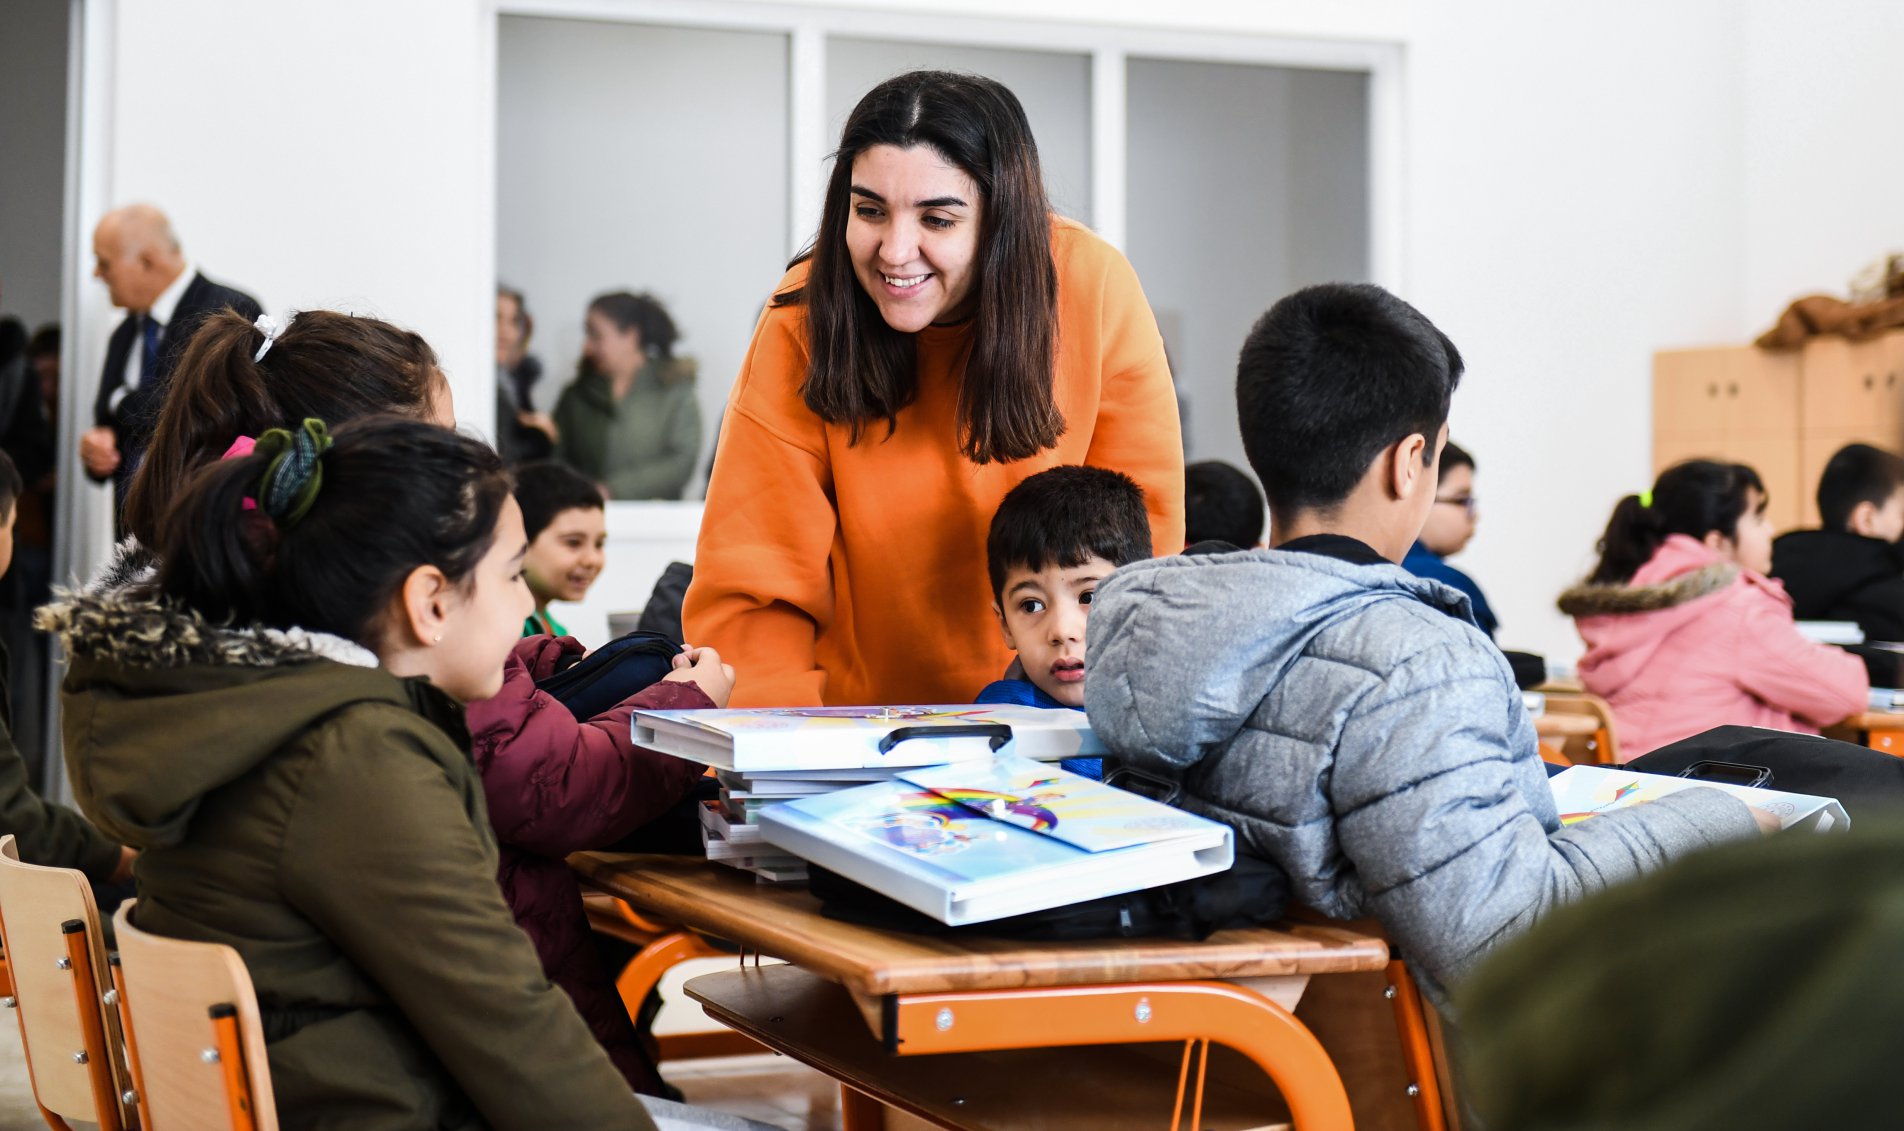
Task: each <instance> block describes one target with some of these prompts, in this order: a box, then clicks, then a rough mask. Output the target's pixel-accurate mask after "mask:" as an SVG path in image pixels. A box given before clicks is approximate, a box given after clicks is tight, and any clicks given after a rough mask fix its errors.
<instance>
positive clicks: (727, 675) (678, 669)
mask: <svg viewBox="0 0 1904 1131" xmlns="http://www.w3.org/2000/svg"><path fill="white" fill-rule="evenodd" d="M661 678H662V679H664V680H666V681H668V682H671V683H693V684H694V685H696V686H697V687H699V688H700V689H701V693H702V694H703V695H706V696H707V697H708V698H709V699H712V700H714V705H715V706H716V707H725V706H727V699H728V697H729V696H731V695H733V694H734V665H732V664H723V663H721V654H720V653H719V652H716V651H715V650H714V649H712V648H691V647H689V646H687V645H685V644H684V645H682V646H681V654H680V655H679V656H676V657H675V658H674V670H673V671H671V672H669V673H668V674H667V675H665V676H662V677H661Z"/></svg>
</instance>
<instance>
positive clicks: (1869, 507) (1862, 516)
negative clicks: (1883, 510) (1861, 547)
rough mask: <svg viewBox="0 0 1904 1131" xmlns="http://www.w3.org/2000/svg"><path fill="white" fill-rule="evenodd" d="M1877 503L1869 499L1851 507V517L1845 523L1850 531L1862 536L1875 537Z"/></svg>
mask: <svg viewBox="0 0 1904 1131" xmlns="http://www.w3.org/2000/svg"><path fill="white" fill-rule="evenodd" d="M1877 521H1878V505H1877V504H1876V503H1874V502H1872V501H1870V500H1869V499H1866V500H1864V501H1863V502H1860V503H1859V504H1858V505H1857V506H1855V507H1852V508H1851V519H1850V521H1849V522H1847V523H1846V525H1847V526H1849V527H1850V528H1851V533H1853V534H1856V535H1859V536H1861V537H1864V538H1876V537H1877V536H1878V535H1877Z"/></svg>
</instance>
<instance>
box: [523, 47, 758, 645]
mask: <svg viewBox="0 0 1904 1131" xmlns="http://www.w3.org/2000/svg"><path fill="white" fill-rule="evenodd" d="M498 54H499V61H500V64H501V67H500V73H501V81H500V85H499V89H498V92H497V109H498V127H497V128H498V132H497V153H498V156H499V158H500V160H499V179H498V195H497V201H496V204H497V231H498V244H497V267H498V270H499V272H500V274H501V277H502V278H503V279H504V280H506V281H508V282H509V284H510V285H512V286H514V287H517V288H519V289H521V290H522V291H523V292H525V294H526V295H527V296H528V300H529V303H530V306H531V309H532V311H533V312H534V313H535V315H536V337H535V341H534V342H532V343H531V349H532V351H533V352H535V353H536V354H538V355H540V356H541V358H542V362H543V365H544V366H545V374H544V377H543V380H542V383H541V385H540V386H538V388H537V390H536V392H537V399H538V401H539V402H540V403H541V404H542V405H543V407H545V408H547V407H553V406H554V404H555V398H556V397H557V396H558V395H559V394H560V392H561V390H562V387H563V386H564V385H566V384H567V383H568V381H569V380H570V379H572V378H573V376H574V374H575V366H576V361H577V360H578V359H579V358H580V356H581V347H582V318H583V313H584V311H585V309H586V308H587V305H588V302H589V300H590V299H591V298H593V297H594V296H595V295H598V294H601V293H603V292H605V291H612V290H635V291H642V290H646V291H651V292H653V293H654V294H655V296H656V297H658V298H659V299H661V301H662V303H663V304H664V305H666V306H667V307H668V311H669V314H670V315H671V316H672V317H673V318H674V322H675V326H676V327H677V328H678V329H679V330H680V332H681V341H680V343H679V344H678V345H677V346H676V347H675V349H676V352H677V353H679V354H683V355H687V356H691V357H693V358H695V360H696V361H697V362H698V363H699V365H700V380H699V390H698V391H699V393H700V398H701V408H702V420H703V427H704V430H705V440H704V442H703V444H702V449H701V451H702V457H701V461H700V462H701V464H703V465H705V463H706V459H707V452H708V450H709V448H708V445H707V442H706V441H711V440H712V438H713V435H714V431H715V429H716V428H717V427H718V426H719V424H720V418H721V411H722V409H723V408H724V406H725V405H726V403H727V390H728V387H729V385H730V384H731V383H732V382H733V380H734V375H735V374H736V373H738V372H739V370H740V363H741V359H742V357H743V356H744V355H745V354H746V350H747V342H748V338H749V336H750V335H751V334H752V332H753V327H754V322H755V320H756V319H757V318H758V317H759V315H760V308H761V305H762V303H764V302H765V301H766V299H767V296H768V294H769V293H770V290H771V288H772V287H773V284H774V283H775V282H776V281H777V280H778V279H779V278H780V273H781V271H782V270H783V269H784V268H785V267H786V256H785V254H784V250H785V248H786V245H787V231H786V228H787V220H786V215H787V209H786V197H787V129H786V120H787V37H786V36H784V35H774V34H763V33H757V32H735V31H717V30H699V29H685V28H670V27H655V26H652V25H641V24H615V23H599V22H592V21H583V20H565V19H547V18H536V17H506V18H504V20H503V21H502V34H501V39H500V41H499V43H498ZM710 75H719V76H721V77H720V81H719V82H716V83H710V82H708V81H707V77H708V76H710ZM698 482H699V479H698V474H697V479H696V481H695V483H696V484H698ZM690 490H691V491H698V486H696V485H691V486H690ZM663 564H665V563H663ZM646 596H647V594H646V591H645V590H644V591H643V592H642V593H640V594H632V595H630V599H631V600H633V601H634V602H635V606H636V607H639V605H640V603H641V601H642V600H643V599H645V598H646Z"/></svg>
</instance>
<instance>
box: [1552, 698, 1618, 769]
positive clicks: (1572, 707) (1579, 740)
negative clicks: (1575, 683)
mask: <svg viewBox="0 0 1904 1131" xmlns="http://www.w3.org/2000/svg"><path fill="white" fill-rule="evenodd" d="M1543 693H1544V694H1545V695H1546V697H1547V713H1548V714H1550V715H1577V716H1581V717H1584V718H1589V719H1592V720H1593V721H1594V722H1595V723H1597V724H1599V725H1598V726H1596V727H1595V728H1594V731H1593V733H1592V734H1588V735H1583V736H1580V737H1575V738H1568V739H1566V740H1565V742H1564V743H1563V745H1562V746H1561V753H1562V755H1563V756H1564V757H1565V758H1566V759H1567V760H1568V761H1569V762H1572V763H1573V764H1574V765H1577V766H1611V765H1615V764H1617V763H1618V762H1619V760H1620V744H1619V739H1618V737H1617V736H1616V735H1615V733H1614V729H1613V708H1612V707H1610V706H1608V705H1607V701H1606V700H1604V699H1602V698H1600V697H1599V696H1598V695H1593V694H1590V693H1589V692H1585V691H1545V692H1543Z"/></svg>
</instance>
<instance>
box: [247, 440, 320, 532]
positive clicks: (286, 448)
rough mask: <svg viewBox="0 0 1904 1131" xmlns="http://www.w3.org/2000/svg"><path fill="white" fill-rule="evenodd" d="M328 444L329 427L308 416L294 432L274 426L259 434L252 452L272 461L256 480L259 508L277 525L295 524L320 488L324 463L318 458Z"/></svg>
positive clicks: (308, 508) (315, 499)
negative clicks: (256, 444)
mask: <svg viewBox="0 0 1904 1131" xmlns="http://www.w3.org/2000/svg"><path fill="white" fill-rule="evenodd" d="M330 446H331V434H330V430H329V429H327V428H325V427H324V422H323V421H322V420H319V419H317V418H316V417H307V418H306V419H305V421H304V423H303V424H301V425H299V426H298V430H297V431H296V432H295V433H294V432H291V431H289V430H288V429H284V428H273V429H271V430H270V431H268V432H266V433H265V434H264V435H262V436H260V437H258V446H257V448H255V449H254V450H253V454H254V455H261V456H266V457H269V459H270V460H271V462H270V463H269V464H268V465H267V466H266V467H265V469H264V475H263V476H262V477H261V478H260V479H259V480H258V508H259V509H260V510H262V511H264V513H266V514H268V515H270V516H271V518H272V519H273V520H274V521H276V522H277V524H278V525H279V526H282V527H287V528H288V527H292V526H296V525H297V524H298V522H299V521H301V520H302V519H303V518H304V516H305V515H307V514H309V513H311V506H312V504H314V503H316V502H317V493H318V491H320V490H322V489H323V486H324V464H323V462H322V460H320V459H319V458H318V457H320V456H322V455H323V454H324V453H325V452H327V451H329V450H330Z"/></svg>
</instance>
